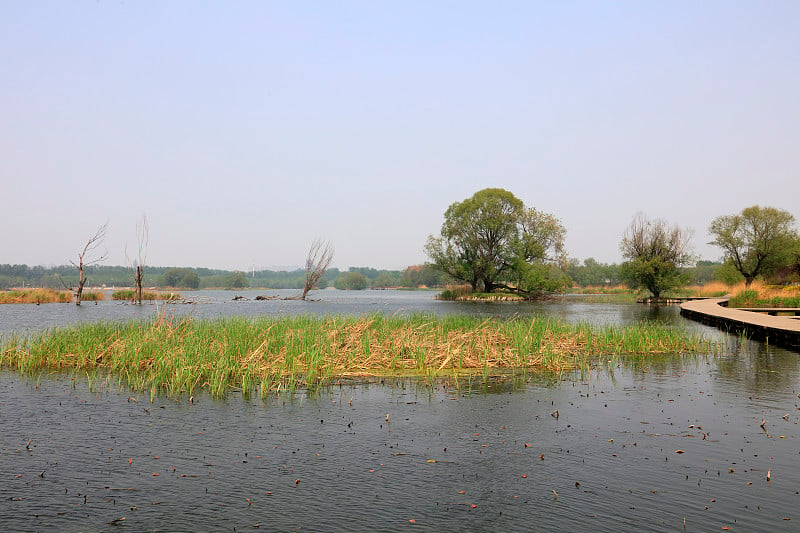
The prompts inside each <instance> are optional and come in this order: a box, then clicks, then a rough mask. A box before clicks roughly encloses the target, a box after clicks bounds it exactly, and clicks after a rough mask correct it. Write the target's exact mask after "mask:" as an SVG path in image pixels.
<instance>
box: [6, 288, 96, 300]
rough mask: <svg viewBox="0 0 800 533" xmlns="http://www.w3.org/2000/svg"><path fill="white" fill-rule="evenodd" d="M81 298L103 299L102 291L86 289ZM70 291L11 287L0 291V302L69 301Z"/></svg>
mask: <svg viewBox="0 0 800 533" xmlns="http://www.w3.org/2000/svg"><path fill="white" fill-rule="evenodd" d="M82 299H83V300H84V301H87V302H95V301H98V300H104V299H105V295H104V294H103V292H102V291H86V292H84V293H83V297H82ZM70 302H72V292H71V291H62V290H56V289H11V290H7V291H0V304H47V303H70Z"/></svg>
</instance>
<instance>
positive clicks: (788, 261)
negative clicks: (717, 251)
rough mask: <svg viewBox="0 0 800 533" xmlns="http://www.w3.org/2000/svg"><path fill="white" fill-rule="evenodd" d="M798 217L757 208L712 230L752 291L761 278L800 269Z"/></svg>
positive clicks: (724, 220)
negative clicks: (753, 285)
mask: <svg viewBox="0 0 800 533" xmlns="http://www.w3.org/2000/svg"><path fill="white" fill-rule="evenodd" d="M794 225H795V219H794V216H793V215H792V214H791V213H789V212H788V211H784V210H782V209H776V208H774V207H760V206H757V205H754V206H752V207H748V208H746V209H744V210H742V212H741V213H739V214H736V215H725V216H719V217H717V218H715V219H714V220H713V221H712V222H711V226H710V227H709V228H708V232H709V233H710V234H711V235H713V236H714V240H713V241H711V242H710V243H709V244H713V245H715V246H718V247H720V248H722V250H723V252H724V253H725V259H726V262H727V263H728V264H730V265H732V266H733V267H734V268H735V269H736V270H737V271H738V272H739V273H741V274H742V276H744V280H745V286H747V287H749V286H750V284H751V283H753V280H755V279H756V278H757V277H758V276H769V275H772V274H774V273H776V272H777V271H779V270H781V269H784V268H789V269H792V268H799V269H800V235H798V233H797V230H796V229H795V227H794Z"/></svg>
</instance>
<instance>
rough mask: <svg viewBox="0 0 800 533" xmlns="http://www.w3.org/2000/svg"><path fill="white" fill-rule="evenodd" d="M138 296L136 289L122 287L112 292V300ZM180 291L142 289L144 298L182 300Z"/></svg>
mask: <svg viewBox="0 0 800 533" xmlns="http://www.w3.org/2000/svg"><path fill="white" fill-rule="evenodd" d="M135 298H136V290H135V289H122V290H119V291H114V292H113V293H112V294H111V299H112V300H133V299H135ZM180 299H181V293H179V292H157V291H142V300H180Z"/></svg>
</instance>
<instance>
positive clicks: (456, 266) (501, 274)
mask: <svg viewBox="0 0 800 533" xmlns="http://www.w3.org/2000/svg"><path fill="white" fill-rule="evenodd" d="M565 235H566V230H565V229H564V227H563V226H562V225H561V223H560V222H559V220H558V219H557V218H556V217H555V216H553V215H551V214H548V213H543V212H541V211H537V210H536V209H533V208H527V207H525V205H524V204H523V202H522V201H521V200H520V199H519V198H517V197H516V196H514V195H513V194H512V193H510V192H509V191H506V190H504V189H483V190H481V191H478V192H476V193H475V194H474V195H472V197H470V198H467V199H466V200H463V201H461V202H455V203H454V204H452V205H450V207H448V208H447V211H445V213H444V223H443V224H442V229H441V232H440V235H439V236H438V237H434V236H433V235H431V236H430V237H428V242H427V244H426V246H425V251H426V253H427V254H428V257H429V258H430V259H431V261H432V266H433V267H434V268H436V269H438V270H440V271H442V272H444V273H446V274H448V275H450V276H451V277H453V278H455V279H456V280H459V281H463V282H465V283H468V284H469V285H470V286H471V287H472V290H473V291H477V290H483V291H485V292H492V291H494V290H496V289H500V288H503V289H506V290H509V291H512V292H516V293H519V294H522V295H525V296H535V295H537V294H542V293H546V292H554V291H558V290H560V289H562V288H563V287H564V286H566V285H567V284H568V282H569V280H568V278H567V277H566V275H565V274H564V272H563V270H562V269H561V267H564V266H565V265H566V255H565V252H564V237H565Z"/></svg>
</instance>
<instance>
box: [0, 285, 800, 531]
mask: <svg viewBox="0 0 800 533" xmlns="http://www.w3.org/2000/svg"><path fill="white" fill-rule="evenodd" d="M329 294H331V295H333V294H335V293H333V292H328V291H326V292H324V293H321V294H320V297H324V298H326V299H327V298H328V297H329V296H328V295H329ZM351 294H352V293H345V294H342V295H341V296H342V298H343V299H344V300H346V301H348V302H350V303H347V304H345V303H343V305H344V306H347V305H350V306H351V307H350V308H351V309H355V308H359V309H362V308H363V309H367V311H366V312H373V311H379V312H400V313H412V312H418V311H419V312H432V313H444V312H449V309H448V307H447V306H446V304H445V303H444V302H436V301H434V300H432V295H430V298H427V296H426V297H425V298H420V297H419V296H416V297H415V296H414V295H415V294H419V293H403V294H401V295H399V296H398V299H399V300H405V299H407V301H403V304H402V305H397V306H396V308H395V309H392V308H391V307H390V306H389V304H387V303H386V299H388V298H392V296H390V295H389V296H387V295H380V294H370V293H361V294H358V295H357V296H351ZM337 297H338V295H337ZM345 297H346V298H345ZM351 298H352V300H350V299H351ZM256 303H257V304H274V306H275V307H276V309H278V311H277V312H282V313H290V312H294V311H295V310H296V307H295V304H300V306H303V305H304V307H305V308H304V309H303V313H309V312H312V311H309V309H311V308H312V307H313V309H314V312H320V311H321V309H322V307H323V306H326V305H330V306H331V308H332V309H336V306H333V305H332V304H330V303H326V302H313V303H311V304H312V305H309V304H308V303H305V304H304V303H303V302H243V303H242V305H239V303H238V302H230V303H228V302H224V303H223V302H222V300H221V299H220V301H218V302H216V303H215V302H212V303H198V304H197V305H195V306H194V310H192V311H191V312H193V313H194V314H195V315H199V316H214V315H213V314H212V313H213V312H212V308H213V307H215V306H216V307H217V308H218V314H232V315H233V314H253V315H254V314H261V313H263V312H264V308H263V307H261V308H256V307H255V305H254V304H256ZM583 305H585V304H582V303H574V302H570V301H565V302H557V303H551V304H537V305H532V306H527V305H526V306H517V309H515V310H513V311H509V307H512V306H503V305H499V306H488V309H495V310H497V309H498V308H499V309H501V311H500V314H507V313H509V312H510V313H511V314H513V313H524V314H529V315H538V314H541V313H545V312H552V313H553V314H557V315H564V316H565V318H567V319H570V320H572V319H575V316H576V315H580V314H581V313H580V312H578V310H580V309H581V306H583ZM382 306H383V308H381V307H382ZM2 307H3V309H2V312H3V313H4V315H3V320H4V321H5V320H6V319H7V317H8V316H9V315H8V314H7V313H16V312H17V311H12V312H7V311H5V308H19V307H20V306H16V305H15V306H2ZM46 307H47V306H44V305H42V306H39V307H38V308H36V309H35V310H33V312H34V313H35V312H39V311H41V310H42V308H46ZM59 307H60V306H59ZM75 307H76V306H74V305H71V306H64V316H69V317H72V318H74V317H75V316H77V317H79V319H81V320H84V319H90V318H89V317H90V313H92V312H94V310H95V309H97V310H101V309H105V310H106V311H108V310H119V313H120V314H125V313H127V314H126V315H125V316H119V317H117V319H123V320H129V319H131V318H132V317H134V316H136V317H140V315H138V314H137V313H140V314H141V315H146V314H148V313H151V312H155V309H150V308H145V309H141V308H137V307H135V306H126V305H124V304H116V303H111V302H105V303H101V304H100V305H98V306H82V307H81V308H80V309H81V310H80V311H77V312H78V313H84V311H85V313H84V314H80V315H76V314H70V313H71V312H74V308H75ZM229 307H230V308H231V309H235V310H236V311H234V310H232V311H230V312H227V311H226V310H227V309H228V308H229ZM297 307H299V306H297ZM484 307H485V306H473V307H472V308H471V309H472V310H473V312H475V313H477V314H484V313H486V314H491V313H489V311H488V310H487V309H485V308H484ZM176 308H180V309H185V308H187V307H186V306H177V307H176ZM251 308H252V309H251ZM219 309H222V310H225V311H220V310H219ZM340 309H341V308H340ZM664 309H665V308H662V310H661V311H658V312H657V313H658V314H654V312H653V311H652V310H648V308H646V307H643V306H635V305H628V306H615V305H612V304H596V305H592V306H591V310H590V311H588V312H587V313H584V314H585V315H587V314H588V315H589V316H591V317H592V320H594V321H597V322H624V321H628V320H638V319H641V318H649V319H658V320H666V321H671V322H675V323H681V321H682V320H683V319H681V318H680V317H678V316H677V313H676V312H674V311H664ZM242 310H245V311H247V310H250V311H252V312H243V311H242ZM573 311H574V312H573ZM180 312H183V311H180ZM459 312H463V311H459ZM47 313H50V315H48V317H47V318H46V319H45V320H44V321H43V322H44V323H41V322H40V323H38V327H49V326H52V325H55V324H56V323H59V322H58V320H62V322H61V323H64V322H70V321H73V320H72V319H71V318H70V319H65V318H63V317H61V318H59V319H58V320H56V319H55V318H53V315H56V314H58V313H56V312H55V310H54V311H52V312H50V311H47ZM204 313H208V315H205V314H204ZM335 314H347V312H345V311H341V310H340V311H338V312H336V313H335ZM40 315H41V316H45V313H40ZM103 318H105V317H103ZM94 319H97V318H94ZM584 320H588V319H587V318H586V317H584ZM698 327H699V326H698ZM4 328H6V331H19V330H20V324H19V323H15V324H13V325H12V326H11V327H8V326H7V325H6V323H5V322H4ZM23 329H24V328H23ZM701 331H704V332H706V333H708V334H709V335H714V336H718V337H719V336H721V334H719V333H718V332H716V331H715V330H710V329H709V330H702V329H701ZM799 361H800V359H798V354H797V353H796V352H790V351H786V350H781V349H778V348H772V347H768V346H765V345H763V344H760V343H751V342H747V341H740V340H739V339H737V338H728V339H727V340H726V348H725V350H724V351H723V352H721V353H719V354H716V355H709V356H699V357H677V356H668V357H664V358H663V359H661V360H658V361H651V362H648V363H646V365H645V366H641V365H636V364H626V365H622V366H617V367H613V368H605V369H599V370H595V371H592V372H591V373H588V374H584V375H581V374H570V375H566V376H560V377H557V378H556V377H553V378H550V379H542V378H531V377H525V376H516V377H508V378H505V379H502V378H496V379H492V380H489V381H483V382H475V383H472V384H462V386H461V387H460V388H455V387H452V386H450V385H448V384H444V383H442V384H437V385H434V386H430V385H426V384H424V383H418V382H416V381H413V380H404V381H399V380H389V381H384V382H379V383H360V384H348V385H342V386H338V385H337V386H331V387H325V388H323V389H321V390H320V391H318V392H317V393H316V394H315V395H311V396H309V395H307V394H304V393H297V394H295V395H293V396H271V397H270V398H268V399H267V400H261V399H247V398H242V397H241V396H240V395H236V394H231V395H229V396H228V397H227V398H226V399H225V400H214V399H212V398H210V397H208V396H205V395H199V396H197V397H195V398H194V401H193V402H190V401H189V399H188V398H179V399H169V398H163V397H160V398H157V399H156V401H155V402H154V403H150V402H149V399H148V395H147V394H132V393H130V392H129V391H125V390H119V389H118V388H117V387H116V386H114V385H113V383H111V384H109V383H107V382H105V381H104V382H102V383H97V382H94V383H93V384H92V385H91V386H90V385H89V384H88V383H87V380H86V377H85V376H81V375H75V376H73V375H70V374H51V375H41V376H25V377H20V376H18V375H16V374H14V373H11V372H8V371H3V372H0V476H2V483H0V529H2V530H8V531H109V530H116V529H120V530H128V531H151V530H157V531H234V530H236V531H243V530H247V531H250V530H265V531H364V530H375V531H405V530H408V531H413V530H421V531H508V530H510V531H586V530H590V529H591V530H595V531H639V530H648V531H721V530H723V528H730V530H731V531H800V514H798V512H797V509H798V508H800V468H798V466H797V465H798V461H800V429H798V428H799V427H800V426H798V419H799V418H800V411H799V410H798V405H800V398H798V393H800V362H799ZM387 419H388V420H387ZM762 421H765V423H764V426H763V428H762V425H761V424H762ZM678 452H683V453H678ZM768 473H769V480H768V479H767V477H768ZM411 520H413V521H414V522H413V523H412V522H411Z"/></svg>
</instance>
